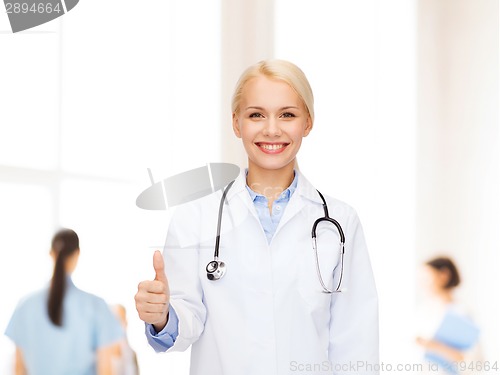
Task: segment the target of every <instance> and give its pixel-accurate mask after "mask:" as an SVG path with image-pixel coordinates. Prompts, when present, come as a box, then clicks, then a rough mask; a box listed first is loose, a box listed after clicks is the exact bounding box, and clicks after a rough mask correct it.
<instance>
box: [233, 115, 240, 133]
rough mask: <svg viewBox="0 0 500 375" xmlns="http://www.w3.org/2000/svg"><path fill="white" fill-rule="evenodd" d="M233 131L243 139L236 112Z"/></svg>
mask: <svg viewBox="0 0 500 375" xmlns="http://www.w3.org/2000/svg"><path fill="white" fill-rule="evenodd" d="M233 131H234V134H235V135H236V136H237V137H238V138H241V132H240V123H239V120H238V116H237V115H236V113H235V112H233Z"/></svg>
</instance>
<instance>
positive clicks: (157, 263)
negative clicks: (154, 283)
mask: <svg viewBox="0 0 500 375" xmlns="http://www.w3.org/2000/svg"><path fill="white" fill-rule="evenodd" d="M153 267H154V268H155V272H156V275H155V280H158V281H164V282H166V281H167V276H166V275H165V262H164V261H163V255H162V254H161V253H160V251H158V250H156V251H155V253H154V254H153Z"/></svg>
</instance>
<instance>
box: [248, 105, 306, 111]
mask: <svg viewBox="0 0 500 375" xmlns="http://www.w3.org/2000/svg"><path fill="white" fill-rule="evenodd" d="M248 109H258V110H259V111H264V110H265V109H264V108H262V107H257V106H250V107H246V108H245V110H248ZM285 109H299V107H296V106H294V105H287V106H285V107H281V108H280V109H279V110H280V111H283V110H285Z"/></svg>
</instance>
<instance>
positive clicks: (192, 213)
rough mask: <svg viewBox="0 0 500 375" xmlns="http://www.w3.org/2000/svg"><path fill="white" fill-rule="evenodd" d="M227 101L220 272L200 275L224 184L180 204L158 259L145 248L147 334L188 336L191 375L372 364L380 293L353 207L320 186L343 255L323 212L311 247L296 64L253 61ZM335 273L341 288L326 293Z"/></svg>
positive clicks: (175, 346) (167, 341)
mask: <svg viewBox="0 0 500 375" xmlns="http://www.w3.org/2000/svg"><path fill="white" fill-rule="evenodd" d="M232 111H233V129H234V133H235V134H236V136H237V137H238V138H241V139H242V141H243V146H244V147H245V150H246V152H247V155H248V169H245V170H243V171H241V173H240V175H239V177H238V178H237V179H236V180H235V181H234V184H233V185H232V186H231V187H230V188H229V190H227V189H226V190H227V196H226V197H225V200H224V205H223V214H222V219H221V220H222V224H221V226H222V229H221V235H220V248H219V257H220V259H218V260H220V261H223V262H224V263H225V265H226V272H225V274H224V276H223V277H221V278H220V279H218V280H211V279H209V278H208V277H207V271H208V268H207V264H208V263H209V262H211V261H213V260H214V242H215V234H216V231H217V218H218V216H217V215H218V212H219V204H220V200H221V194H222V193H221V192H218V193H214V194H212V195H209V196H207V197H205V198H201V199H198V200H195V201H193V202H190V203H187V204H184V205H182V206H180V207H178V208H177V210H176V211H175V213H174V216H173V218H172V221H171V224H170V226H169V230H168V234H167V240H166V244H165V249H164V252H163V257H162V256H161V254H160V253H159V252H158V251H157V252H156V253H155V254H154V256H153V266H154V269H155V272H156V277H155V280H152V281H143V282H141V283H140V284H139V287H138V292H137V294H136V296H135V300H136V307H137V310H138V312H139V316H140V318H141V319H142V320H143V321H145V322H146V336H147V338H148V341H149V343H150V344H151V346H152V347H153V348H154V349H155V350H156V351H176V350H177V351H183V350H186V349H187V348H188V347H189V346H190V345H192V349H191V374H193V375H202V374H203V375H212V374H213V375H243V374H255V375H268V374H280V375H284V374H323V373H324V374H377V373H378V303H377V293H376V289H375V284H374V279H373V274H372V269H371V265H370V260H369V256H368V253H367V248H366V244H365V240H364V236H363V230H362V228H361V224H360V222H359V219H358V216H357V215H356V212H355V211H354V210H353V209H352V208H351V207H350V206H348V205H347V204H345V203H343V202H341V201H338V200H336V199H334V198H330V197H327V196H325V199H326V206H327V209H328V213H329V215H330V217H331V218H332V219H335V220H336V221H337V222H338V224H339V225H340V227H341V228H342V230H343V234H344V235H345V253H344V256H343V257H342V254H341V249H342V246H340V248H339V242H340V240H341V234H340V230H338V229H337V228H336V226H335V225H333V224H332V223H331V222H327V221H323V222H321V223H319V224H318V226H317V228H316V233H317V257H316V256H315V252H314V251H313V249H312V246H311V230H312V226H313V223H314V222H315V220H316V219H318V218H320V217H324V216H325V206H324V204H323V201H322V197H321V196H320V194H319V192H318V191H317V190H316V189H315V188H314V187H313V186H312V185H311V183H310V182H309V181H308V180H307V179H306V178H305V177H304V176H303V175H302V174H301V173H300V172H299V171H298V170H296V169H295V168H294V167H295V165H296V163H295V158H296V155H297V153H298V151H299V149H300V145H301V142H302V138H303V137H305V136H307V135H308V134H309V132H310V131H311V129H312V126H313V120H314V109H313V94H312V91H311V88H310V86H309V83H308V81H307V79H306V77H305V75H304V73H303V72H302V71H301V70H300V69H299V68H298V67H296V66H295V65H293V64H292V63H290V62H287V61H282V60H271V61H263V62H260V63H258V64H256V65H253V66H251V67H249V68H248V69H247V70H246V71H245V72H244V73H243V74H242V76H241V78H240V80H239V82H238V84H237V87H236V90H235V93H234V95H233V102H232ZM325 168H327V167H326V166H325ZM318 268H319V269H318ZM318 271H319V272H318ZM167 276H168V277H167ZM340 278H342V279H341V280H340ZM340 281H341V285H342V292H341V293H339V292H334V293H325V290H330V291H335V290H336V287H337V285H338V283H339V282H340Z"/></svg>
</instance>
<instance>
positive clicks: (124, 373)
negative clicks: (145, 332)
mask: <svg viewBox="0 0 500 375" xmlns="http://www.w3.org/2000/svg"><path fill="white" fill-rule="evenodd" d="M113 312H114V313H115V315H116V317H117V318H118V320H119V321H120V323H121V325H122V328H123V331H124V332H125V336H124V337H123V338H122V339H121V340H120V342H119V343H118V345H117V346H116V348H115V352H114V355H113V374H115V375H139V365H138V363H137V355H136V353H135V351H134V350H133V349H132V347H131V346H130V344H129V342H128V338H127V335H126V332H127V325H128V324H127V310H126V309H125V306H123V305H120V304H117V305H114V306H113Z"/></svg>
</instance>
